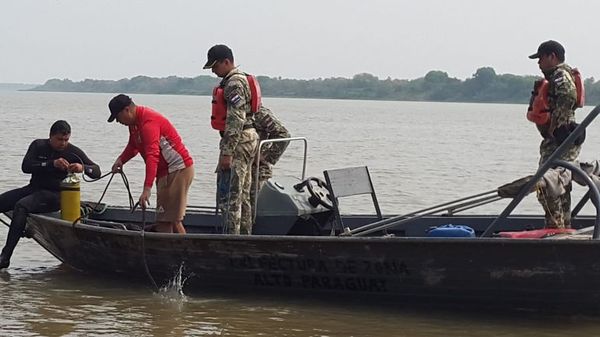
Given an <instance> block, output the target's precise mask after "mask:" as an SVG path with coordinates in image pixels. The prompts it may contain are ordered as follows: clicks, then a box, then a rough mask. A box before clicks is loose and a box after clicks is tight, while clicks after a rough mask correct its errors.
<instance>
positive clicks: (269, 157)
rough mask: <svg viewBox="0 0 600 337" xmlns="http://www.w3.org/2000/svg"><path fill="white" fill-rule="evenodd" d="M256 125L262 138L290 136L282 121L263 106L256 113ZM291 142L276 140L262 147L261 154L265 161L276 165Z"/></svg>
mask: <svg viewBox="0 0 600 337" xmlns="http://www.w3.org/2000/svg"><path fill="white" fill-rule="evenodd" d="M254 127H255V128H256V132H258V136H259V137H260V140H265V139H278V138H289V137H290V133H289V132H288V130H287V129H286V128H285V126H283V124H282V123H281V121H280V120H279V119H277V117H275V115H273V113H272V112H271V110H269V109H267V108H265V107H264V106H261V107H260V109H259V110H258V112H257V113H256V114H254ZM288 143H289V142H276V143H271V144H265V145H263V147H262V148H261V151H260V152H261V156H262V159H263V160H264V161H266V162H267V163H269V164H271V165H274V164H275V163H276V162H277V160H278V159H279V157H281V155H282V154H283V152H284V151H285V149H286V147H287V146H288Z"/></svg>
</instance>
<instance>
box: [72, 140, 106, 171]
mask: <svg viewBox="0 0 600 337" xmlns="http://www.w3.org/2000/svg"><path fill="white" fill-rule="evenodd" d="M73 153H74V154H75V155H76V156H77V157H78V159H79V160H80V161H81V164H82V165H83V173H85V175H87V176H88V177H90V178H93V179H98V178H100V176H101V175H102V172H101V171H100V166H98V164H96V163H94V162H93V161H92V160H91V159H90V158H89V157H88V156H87V155H86V154H85V152H83V150H81V149H80V148H78V147H77V146H75V145H73Z"/></svg>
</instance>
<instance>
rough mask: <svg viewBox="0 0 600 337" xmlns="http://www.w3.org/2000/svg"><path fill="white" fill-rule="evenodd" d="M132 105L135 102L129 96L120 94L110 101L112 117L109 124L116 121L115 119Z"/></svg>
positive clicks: (109, 106)
mask: <svg viewBox="0 0 600 337" xmlns="http://www.w3.org/2000/svg"><path fill="white" fill-rule="evenodd" d="M131 103H133V101H132V100H131V97H129V96H127V95H124V94H118V95H117V96H115V97H113V98H112V99H111V100H110V102H108V109H109V110H110V117H108V122H109V123H110V122H112V121H114V120H115V118H117V115H118V114H119V112H121V111H123V109H125V108H126V107H128V106H130V105H131Z"/></svg>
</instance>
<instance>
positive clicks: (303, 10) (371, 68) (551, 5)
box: [0, 0, 600, 84]
mask: <svg viewBox="0 0 600 337" xmlns="http://www.w3.org/2000/svg"><path fill="white" fill-rule="evenodd" d="M599 12H600V2H598V1H580V0H574V1H556V0H546V1H539V0H504V1H499V0H462V1H461V0H453V1H449V0H447V1H443V0H413V1H405V0H395V1H394V0H225V1H206V0H160V1H159V0H2V1H0V60H1V62H0V83H35V84H37V83H44V82H45V81H46V80H48V79H52V78H59V79H64V78H68V79H71V80H74V81H80V80H83V79H86V78H93V79H109V80H117V79H122V78H131V77H133V76H138V75H145V76H152V77H166V76H171V75H174V76H180V77H195V76H198V75H210V71H209V70H203V69H202V66H203V64H204V62H205V61H206V52H207V50H208V48H210V47H211V46H212V45H214V44H219V43H223V44H226V45H228V46H229V47H231V49H232V50H233V53H234V57H235V63H236V64H237V65H238V66H240V68H241V69H243V70H244V71H246V72H249V73H253V74H256V75H265V76H271V77H283V78H297V79H312V78H329V77H346V78H349V77H352V76H353V75H355V74H359V73H370V74H373V75H375V76H378V77H379V78H381V79H385V78H387V77H391V78H394V79H396V78H397V79H414V78H418V77H422V76H424V75H425V74H426V73H427V72H428V71H430V70H441V71H445V72H447V73H448V75H449V76H451V77H456V78H460V79H465V78H468V77H471V76H472V75H473V73H475V70H476V69H478V68H480V67H484V66H490V67H493V68H494V69H495V70H496V72H497V73H499V74H504V73H510V74H517V75H537V74H539V69H538V68H537V64H536V61H535V60H529V59H528V58H527V56H528V55H530V54H532V53H534V52H535V51H536V49H537V47H538V45H539V44H540V43H541V42H543V41H545V40H548V39H554V40H557V41H559V42H561V43H562V44H563V45H564V46H565V49H566V58H567V63H569V64H570V65H572V66H577V67H578V68H580V70H581V71H582V73H583V75H584V77H586V78H587V77H595V78H600V58H599V57H598V55H599V53H598V52H600V45H599V43H600V42H599V39H598V33H597V28H596V26H597V24H598V23H597V16H598V13H599Z"/></svg>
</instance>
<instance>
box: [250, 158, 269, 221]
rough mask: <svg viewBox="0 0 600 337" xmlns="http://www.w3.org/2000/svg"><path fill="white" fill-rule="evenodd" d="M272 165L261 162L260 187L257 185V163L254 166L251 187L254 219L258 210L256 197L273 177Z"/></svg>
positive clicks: (259, 169) (259, 168) (259, 172)
mask: <svg viewBox="0 0 600 337" xmlns="http://www.w3.org/2000/svg"><path fill="white" fill-rule="evenodd" d="M271 167H272V165H271V164H269V163H266V162H262V161H261V162H260V165H259V167H258V186H257V185H256V181H255V179H256V163H254V164H253V165H252V186H251V187H250V202H251V206H252V218H253V219H254V216H255V214H254V211H255V209H256V197H257V194H258V193H259V192H260V189H261V188H262V187H263V185H264V184H265V182H266V181H267V180H269V178H271V177H273V169H272V168H271Z"/></svg>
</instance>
